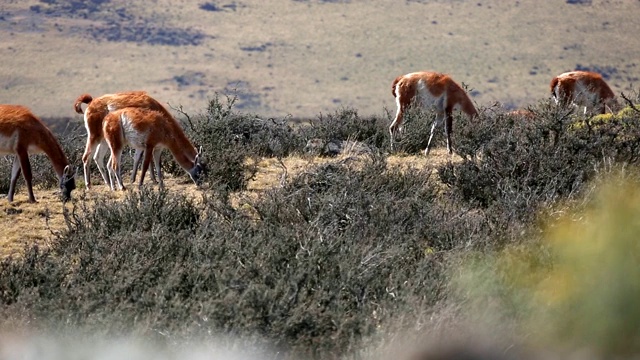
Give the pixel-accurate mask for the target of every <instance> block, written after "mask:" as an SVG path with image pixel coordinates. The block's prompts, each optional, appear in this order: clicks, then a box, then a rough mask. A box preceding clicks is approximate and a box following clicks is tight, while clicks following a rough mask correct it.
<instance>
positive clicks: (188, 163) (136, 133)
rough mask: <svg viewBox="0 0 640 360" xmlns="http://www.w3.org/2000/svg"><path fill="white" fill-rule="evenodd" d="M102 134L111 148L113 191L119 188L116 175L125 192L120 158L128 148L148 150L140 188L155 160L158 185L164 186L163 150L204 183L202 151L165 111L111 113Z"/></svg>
mask: <svg viewBox="0 0 640 360" xmlns="http://www.w3.org/2000/svg"><path fill="white" fill-rule="evenodd" d="M102 132H103V134H104V138H105V140H106V142H107V144H108V145H109V148H110V149H111V158H110V159H109V163H108V169H109V179H110V185H111V189H112V190H114V189H115V186H114V183H113V180H112V178H113V177H114V176H115V178H116V180H117V186H118V188H119V189H120V190H123V189H124V188H125V187H124V184H123V182H122V175H121V171H120V170H121V169H120V164H121V162H120V159H121V157H122V150H123V148H124V146H125V145H127V144H128V145H129V146H131V147H132V148H134V149H140V150H144V161H143V163H142V174H141V175H140V184H139V185H140V186H142V184H143V182H144V175H145V173H146V171H147V169H148V168H149V164H150V162H151V158H152V157H153V160H154V162H155V165H156V171H157V176H158V182H159V184H160V187H163V186H164V181H163V176H162V169H161V167H160V155H161V153H162V149H164V148H167V149H169V151H171V153H172V154H173V157H174V158H175V159H176V161H177V162H178V164H180V166H181V167H182V168H183V169H184V170H185V171H186V172H187V173H188V174H189V176H190V177H191V179H192V180H193V182H194V183H196V185H200V184H201V182H202V176H203V173H204V170H205V169H204V166H203V165H202V164H201V163H200V151H198V150H197V149H196V148H195V146H193V144H192V143H191V141H189V139H188V138H187V136H186V135H185V133H184V131H183V130H182V127H181V126H180V124H179V123H178V122H177V121H176V120H175V119H174V118H173V116H170V115H169V116H167V114H165V113H164V112H161V111H157V110H151V109H147V108H142V107H131V108H124V109H120V110H116V111H113V112H110V113H108V114H107V115H106V116H105V118H104V121H103V127H102Z"/></svg>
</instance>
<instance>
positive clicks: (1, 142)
mask: <svg viewBox="0 0 640 360" xmlns="http://www.w3.org/2000/svg"><path fill="white" fill-rule="evenodd" d="M17 147H18V133H17V132H14V133H13V134H11V135H10V136H5V135H0V155H7V154H15V153H16V149H17ZM27 152H28V153H29V154H38V153H41V152H42V149H40V148H39V147H38V146H35V145H29V148H28V149H27Z"/></svg>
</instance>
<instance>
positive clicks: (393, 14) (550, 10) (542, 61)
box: [0, 0, 640, 117]
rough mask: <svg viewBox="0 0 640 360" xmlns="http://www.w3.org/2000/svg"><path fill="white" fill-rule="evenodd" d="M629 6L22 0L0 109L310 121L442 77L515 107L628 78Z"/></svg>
mask: <svg viewBox="0 0 640 360" xmlns="http://www.w3.org/2000/svg"><path fill="white" fill-rule="evenodd" d="M639 10H640V2H638V1H636V0H618V1H613V0H582V1H578V0H567V1H504V0H474V1H466V0H455V1H442V0H433V1H428V0H404V1H386V0H306V1H305V0H272V1H259V0H243V1H235V0H211V1H206V0H199V1H192V0H175V1H174V0H171V1H169V0H154V1H139V2H130V1H123V0H91V1H86V2H76V1H70V0H40V1H35V0H27V1H25V0H21V1H4V2H3V3H2V4H0V63H1V64H2V67H1V68H0V84H1V85H2V87H3V91H2V92H0V103H19V104H24V105H27V106H29V107H31V108H32V109H33V110H34V112H35V113H36V114H38V115H40V116H70V115H73V113H72V110H71V104H72V103H73V100H74V99H75V98H76V97H77V96H78V95H79V94H81V93H83V92H89V93H91V94H96V95H97V94H102V93H107V92H114V91H118V90H125V89H146V90H148V91H149V92H151V93H152V94H153V95H155V96H156V97H157V98H158V99H161V100H162V101H164V102H167V103H170V104H171V105H182V106H184V107H185V109H186V110H188V111H190V112H191V113H193V112H199V111H202V108H203V107H204V105H205V104H206V100H207V99H208V98H211V97H212V96H213V95H214V94H215V93H216V92H218V93H224V94H233V93H235V94H237V95H238V96H239V98H240V101H239V102H238V106H239V108H240V110H243V111H251V112H257V113H260V114H262V115H265V116H267V115H268V116H285V115H287V114H290V115H292V116H294V117H314V116H316V115H317V114H318V113H320V112H327V111H332V110H333V109H335V108H337V107H341V106H348V107H354V108H356V109H358V110H359V111H360V113H361V114H381V113H383V112H384V111H385V109H391V110H393V107H394V102H393V99H392V97H391V94H390V84H391V81H392V80H393V78H395V76H397V75H399V74H401V73H406V72H410V71H415V70H437V71H442V72H447V73H450V74H451V75H452V76H453V77H454V79H456V80H458V81H460V82H464V83H465V84H468V85H469V87H470V89H472V94H473V96H474V100H475V101H476V102H478V103H479V104H490V103H492V102H495V101H499V102H501V103H503V104H505V105H506V106H508V107H517V106H524V105H526V104H529V103H532V102H537V101H538V100H539V99H541V98H544V97H546V96H547V95H548V83H549V80H550V79H551V77H552V76H553V75H555V74H557V73H560V72H563V71H566V70H572V69H576V68H582V69H591V70H596V71H599V72H602V73H603V74H604V75H605V77H606V78H607V79H608V80H609V82H610V83H611V84H612V86H613V88H614V90H615V91H616V92H620V91H629V90H630V89H631V88H633V86H634V85H637V82H638V81H637V80H638V78H639V77H640V68H639V67H638V64H637V61H638V60H637V49H638V47H639V45H640V44H639V40H638V36H637V34H638V30H639V27H638V22H637V15H638V14H639V13H640V12H639Z"/></svg>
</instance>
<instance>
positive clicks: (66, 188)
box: [60, 165, 77, 202]
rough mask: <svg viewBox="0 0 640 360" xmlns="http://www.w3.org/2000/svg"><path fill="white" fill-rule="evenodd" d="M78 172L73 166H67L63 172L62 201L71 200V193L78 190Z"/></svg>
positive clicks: (61, 182) (61, 181)
mask: <svg viewBox="0 0 640 360" xmlns="http://www.w3.org/2000/svg"><path fill="white" fill-rule="evenodd" d="M76 172H77V169H76V170H75V171H74V170H73V169H72V168H71V166H69V165H67V166H65V168H64V171H63V172H62V177H61V178H60V192H61V193H62V201H63V202H67V201H69V200H71V191H73V190H74V189H75V188H76Z"/></svg>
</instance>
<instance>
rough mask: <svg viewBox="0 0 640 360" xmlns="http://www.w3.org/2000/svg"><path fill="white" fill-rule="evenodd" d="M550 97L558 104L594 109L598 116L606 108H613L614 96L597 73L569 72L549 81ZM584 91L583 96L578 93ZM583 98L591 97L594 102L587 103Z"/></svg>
mask: <svg viewBox="0 0 640 360" xmlns="http://www.w3.org/2000/svg"><path fill="white" fill-rule="evenodd" d="M549 87H550V89H551V95H552V96H553V97H554V98H555V99H556V102H557V103H559V104H563V105H567V104H570V103H573V104H575V105H577V106H584V107H585V112H586V111H587V108H591V107H593V108H594V111H595V112H596V113H599V114H604V113H605V112H606V110H607V107H608V108H609V109H611V106H615V104H616V100H615V94H614V93H613V91H612V90H611V88H610V87H609V85H607V83H606V81H604V79H603V78H602V76H601V75H600V74H598V73H595V72H591V71H570V72H566V73H563V74H560V75H558V76H555V77H554V78H553V79H551V83H550V84H549ZM581 89H584V92H585V94H580V93H578V92H579V91H580V90H581ZM584 96H587V97H591V98H593V99H594V101H587V100H586V99H584Z"/></svg>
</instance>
